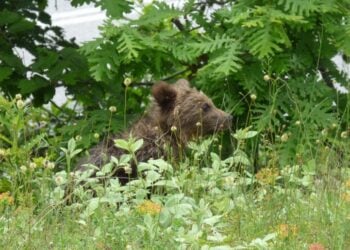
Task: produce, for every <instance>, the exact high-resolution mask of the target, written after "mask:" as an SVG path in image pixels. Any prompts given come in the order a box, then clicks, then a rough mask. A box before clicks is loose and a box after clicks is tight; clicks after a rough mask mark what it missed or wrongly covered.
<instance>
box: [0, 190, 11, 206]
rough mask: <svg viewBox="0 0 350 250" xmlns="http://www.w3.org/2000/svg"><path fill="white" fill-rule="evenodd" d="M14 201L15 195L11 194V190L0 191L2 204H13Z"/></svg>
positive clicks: (0, 202)
mask: <svg viewBox="0 0 350 250" xmlns="http://www.w3.org/2000/svg"><path fill="white" fill-rule="evenodd" d="M13 202H14V200H13V197H12V196H11V195H10V193H9V192H6V193H0V204H8V205H13Z"/></svg>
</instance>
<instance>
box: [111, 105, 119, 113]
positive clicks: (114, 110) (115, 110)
mask: <svg viewBox="0 0 350 250" xmlns="http://www.w3.org/2000/svg"><path fill="white" fill-rule="evenodd" d="M109 111H110V112H111V113H115V112H117V107H116V106H110V107H109Z"/></svg>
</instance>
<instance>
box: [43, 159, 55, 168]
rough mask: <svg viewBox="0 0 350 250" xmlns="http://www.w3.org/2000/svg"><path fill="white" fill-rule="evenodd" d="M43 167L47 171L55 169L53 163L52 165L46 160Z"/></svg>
mask: <svg viewBox="0 0 350 250" xmlns="http://www.w3.org/2000/svg"><path fill="white" fill-rule="evenodd" d="M44 167H45V168H47V169H54V168H55V163H53V162H52V161H48V160H46V161H45V162H44Z"/></svg>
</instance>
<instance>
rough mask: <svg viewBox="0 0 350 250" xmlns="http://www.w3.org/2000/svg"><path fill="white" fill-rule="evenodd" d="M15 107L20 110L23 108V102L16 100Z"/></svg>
mask: <svg viewBox="0 0 350 250" xmlns="http://www.w3.org/2000/svg"><path fill="white" fill-rule="evenodd" d="M16 105H17V108H19V109H22V108H23V107H24V102H23V101H22V100H17V102H16Z"/></svg>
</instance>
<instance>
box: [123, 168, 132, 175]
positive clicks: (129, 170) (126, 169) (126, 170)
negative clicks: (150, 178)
mask: <svg viewBox="0 0 350 250" xmlns="http://www.w3.org/2000/svg"><path fill="white" fill-rule="evenodd" d="M124 171H125V173H126V174H131V173H132V168H131V167H130V166H126V167H124Z"/></svg>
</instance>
